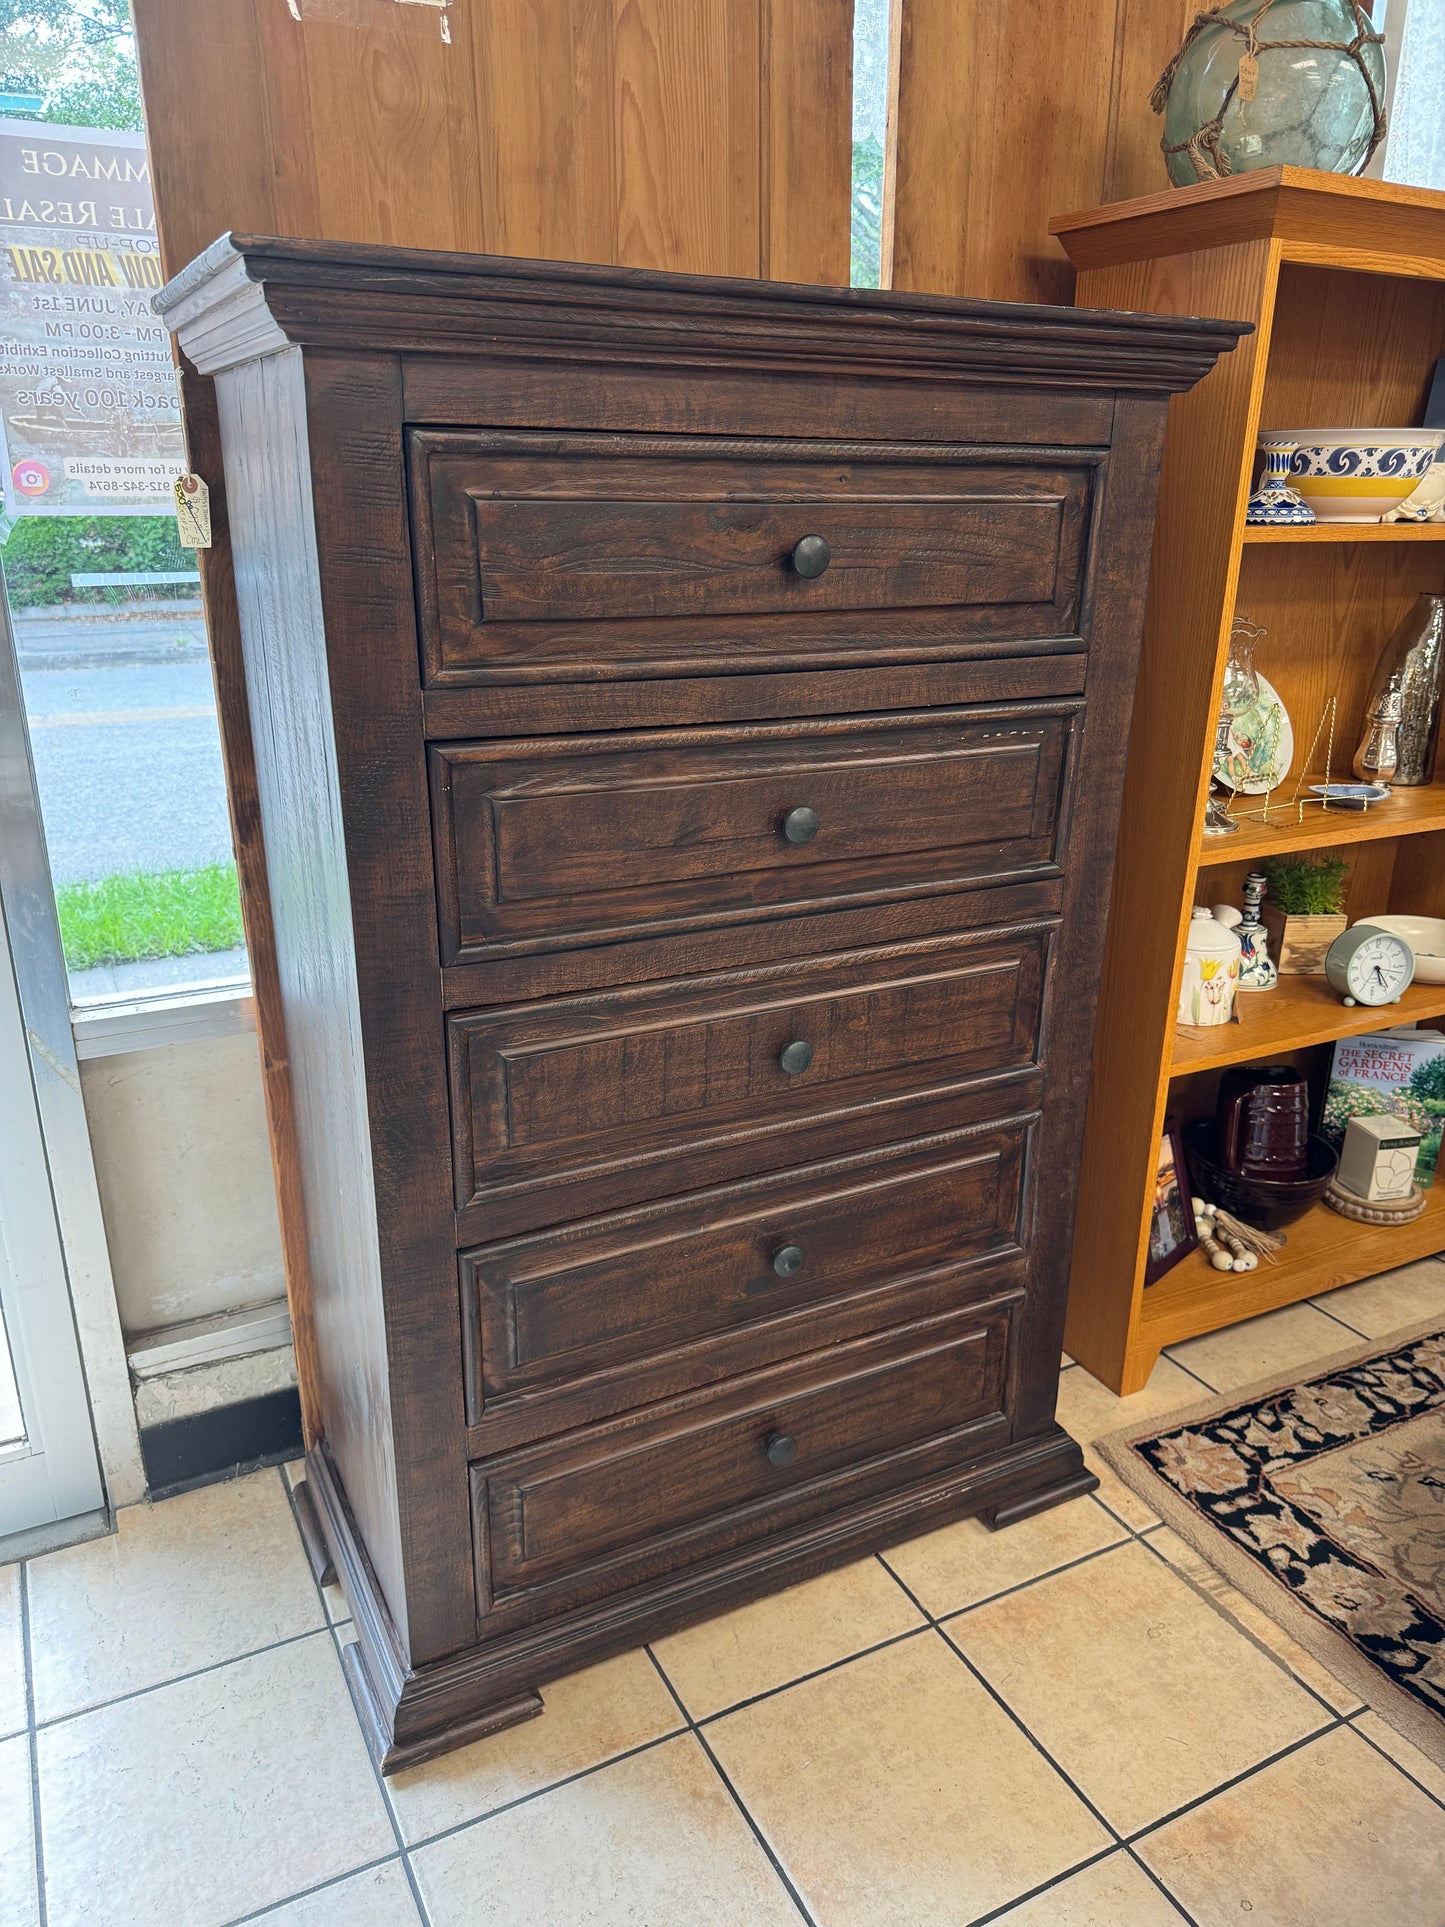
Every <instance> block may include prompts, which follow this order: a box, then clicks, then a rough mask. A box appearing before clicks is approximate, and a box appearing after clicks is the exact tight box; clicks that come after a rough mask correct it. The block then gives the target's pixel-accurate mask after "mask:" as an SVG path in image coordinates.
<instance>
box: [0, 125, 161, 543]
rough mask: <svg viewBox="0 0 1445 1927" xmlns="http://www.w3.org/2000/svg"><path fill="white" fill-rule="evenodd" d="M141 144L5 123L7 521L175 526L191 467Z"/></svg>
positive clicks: (90, 132)
mask: <svg viewBox="0 0 1445 1927" xmlns="http://www.w3.org/2000/svg"><path fill="white" fill-rule="evenodd" d="M160 285H161V271H160V256H159V254H158V253H157V251H156V239H155V212H154V210H153V208H152V205H151V186H150V168H149V166H148V164H147V160H146V150H145V137H144V135H142V134H132V133H126V132H123V131H120V130H118V129H114V128H91V127H48V126H46V125H44V124H43V123H41V122H37V121H24V120H0V315H3V324H4V325H3V328H0V431H3V437H4V458H5V510H6V513H7V514H9V515H11V516H17V515H168V514H171V513H172V512H173V511H174V507H175V501H174V497H173V495H172V492H171V490H172V484H173V483H174V481H175V478H176V476H177V475H178V474H179V473H180V471H181V470H182V469H183V468H184V467H185V465H186V464H185V458H184V455H183V452H182V442H181V426H180V406H179V402H178V399H177V394H176V379H175V368H174V364H173V362H172V360H171V350H170V342H169V339H168V337H167V335H166V331H165V329H164V328H163V327H162V326H161V324H160V322H159V321H157V319H156V317H155V316H154V315H153V314H152V313H151V309H150V296H151V293H152V292H153V290H155V289H156V288H158V287H159V286H160Z"/></svg>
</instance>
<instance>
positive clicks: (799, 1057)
mask: <svg viewBox="0 0 1445 1927" xmlns="http://www.w3.org/2000/svg"><path fill="white" fill-rule="evenodd" d="M812 1061H813V1046H812V1045H811V1044H809V1043H807V1042H805V1041H804V1039H803V1038H801V1037H799V1038H798V1039H797V1040H796V1042H794V1043H791V1044H789V1045H787V1046H786V1047H785V1049H784V1051H783V1054H782V1056H781V1057H779V1059H778V1062H779V1063H780V1064H781V1065H782V1067H783V1069H784V1070H785V1071H786V1072H787V1073H788V1075H789V1077H796V1076H797V1075H798V1073H799V1071H805V1070H807V1068H808V1066H809V1065H810V1064H811V1063H812Z"/></svg>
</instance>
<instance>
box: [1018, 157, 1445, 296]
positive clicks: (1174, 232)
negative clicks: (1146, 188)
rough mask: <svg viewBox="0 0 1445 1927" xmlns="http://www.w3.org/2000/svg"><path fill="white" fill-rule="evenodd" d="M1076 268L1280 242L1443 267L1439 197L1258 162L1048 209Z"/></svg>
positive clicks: (1312, 254) (1444, 227)
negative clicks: (1215, 177) (1215, 176)
mask: <svg viewBox="0 0 1445 1927" xmlns="http://www.w3.org/2000/svg"><path fill="white" fill-rule="evenodd" d="M1049 232H1050V233H1051V234H1054V235H1057V237H1058V239H1059V242H1060V244H1061V245H1062V247H1063V249H1064V251H1065V253H1066V254H1067V255H1068V257H1069V259H1070V260H1071V261H1072V262H1073V264H1074V266H1075V267H1076V268H1104V267H1118V266H1120V265H1121V264H1122V263H1123V262H1126V261H1145V260H1150V259H1152V258H1154V257H1155V256H1157V255H1163V254H1187V253H1193V252H1194V251H1195V250H1196V249H1199V248H1219V247H1230V246H1233V245H1235V244H1237V243H1239V242H1242V241H1278V242H1280V243H1281V244H1282V251H1283V254H1284V258H1285V259H1289V258H1290V254H1291V250H1292V249H1294V248H1298V249H1300V250H1301V251H1302V252H1303V251H1304V250H1308V255H1307V258H1309V259H1315V258H1317V257H1318V254H1319V252H1320V250H1321V249H1326V250H1335V251H1337V252H1339V253H1341V254H1345V253H1356V254H1374V255H1380V256H1384V255H1396V256H1414V257H1416V258H1418V259H1419V260H1421V261H1422V262H1424V263H1430V262H1438V263H1439V264H1440V265H1441V269H1442V271H1445V194H1440V193H1437V192H1435V191H1434V190H1433V189H1431V188H1427V187H1403V186H1401V185H1400V184H1399V183H1398V182H1396V181H1372V180H1360V179H1357V178H1356V177H1355V176H1353V175H1350V174H1329V173H1326V172H1324V171H1323V170H1322V169H1319V168H1314V167H1260V168H1256V169H1254V170H1253V171H1252V172H1251V173H1248V174H1233V175H1231V176H1230V177H1229V179H1228V180H1223V181H1202V182H1200V183H1199V184H1198V185H1197V186H1195V187H1168V188H1165V189H1163V190H1162V191H1161V192H1160V193H1158V194H1141V195H1139V196H1138V197H1137V198H1136V199H1135V200H1132V201H1115V202H1113V203H1111V204H1110V205H1109V206H1107V207H1092V208H1085V209H1083V210H1082V211H1081V212H1079V213H1077V214H1060V215H1056V216H1055V217H1054V219H1053V220H1052V221H1050V222H1049Z"/></svg>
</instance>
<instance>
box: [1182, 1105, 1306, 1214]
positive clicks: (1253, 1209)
mask: <svg viewBox="0 0 1445 1927" xmlns="http://www.w3.org/2000/svg"><path fill="white" fill-rule="evenodd" d="M1218 1149H1219V1143H1218V1133H1217V1132H1216V1130H1215V1128H1214V1119H1213V1118H1212V1117H1204V1118H1198V1119H1196V1121H1195V1122H1194V1123H1193V1124H1187V1125H1185V1127H1184V1150H1185V1154H1186V1156H1187V1157H1188V1160H1189V1173H1190V1177H1191V1179H1192V1181H1193V1184H1194V1189H1195V1191H1196V1193H1197V1194H1198V1195H1199V1196H1200V1197H1202V1198H1207V1199H1208V1200H1209V1202H1210V1203H1211V1204H1221V1205H1223V1206H1224V1209H1225V1210H1226V1211H1232V1212H1233V1213H1234V1215H1235V1217H1236V1218H1242V1219H1243V1220H1244V1222H1245V1223H1246V1224H1252V1225H1255V1226H1257V1227H1258V1228H1259V1230H1261V1231H1282V1230H1283V1229H1284V1227H1285V1226H1286V1225H1287V1224H1293V1223H1294V1222H1295V1220H1296V1219H1297V1218H1302V1217H1303V1216H1304V1214H1305V1213H1306V1211H1308V1210H1309V1208H1310V1206H1311V1205H1312V1204H1318V1203H1319V1201H1320V1199H1321V1198H1322V1197H1323V1196H1324V1195H1325V1190H1326V1187H1327V1186H1328V1184H1329V1181H1330V1179H1331V1178H1332V1177H1333V1176H1334V1175H1335V1168H1336V1166H1337V1165H1338V1164H1339V1161H1340V1154H1339V1152H1338V1151H1337V1150H1336V1149H1335V1147H1334V1145H1333V1144H1331V1143H1330V1142H1329V1141H1328V1140H1327V1139H1326V1138H1322V1137H1319V1136H1318V1135H1316V1136H1313V1137H1311V1138H1310V1141H1309V1175H1308V1176H1307V1177H1303V1178H1291V1179H1288V1180H1283V1179H1280V1178H1247V1177H1244V1176H1243V1175H1241V1174H1237V1173H1235V1172H1233V1171H1226V1170H1225V1168H1224V1166H1223V1165H1222V1164H1221V1163H1220V1162H1219V1160H1218Z"/></svg>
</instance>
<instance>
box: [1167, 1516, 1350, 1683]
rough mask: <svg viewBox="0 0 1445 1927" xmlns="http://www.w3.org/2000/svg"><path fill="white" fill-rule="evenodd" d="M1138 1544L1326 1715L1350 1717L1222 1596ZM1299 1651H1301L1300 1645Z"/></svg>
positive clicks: (1262, 1610) (1283, 1630)
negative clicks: (1247, 1622)
mask: <svg viewBox="0 0 1445 1927" xmlns="http://www.w3.org/2000/svg"><path fill="white" fill-rule="evenodd" d="M1175 1536H1176V1537H1178V1534H1176V1535H1175ZM1182 1543H1183V1544H1185V1545H1188V1544H1189V1542H1188V1540H1187V1539H1186V1540H1184V1541H1183V1542H1182ZM1140 1544H1141V1545H1143V1546H1145V1547H1146V1548H1147V1550H1148V1551H1150V1552H1152V1553H1153V1555H1154V1557H1155V1558H1156V1559H1158V1560H1159V1561H1160V1562H1161V1564H1163V1565H1164V1566H1166V1567H1167V1568H1168V1570H1169V1571H1170V1572H1171V1573H1173V1575H1174V1577H1175V1578H1176V1579H1180V1580H1182V1581H1183V1583H1184V1584H1185V1585H1186V1586H1188V1588H1189V1590H1190V1591H1191V1592H1192V1593H1193V1594H1194V1595H1195V1596H1196V1598H1199V1599H1202V1600H1203V1601H1204V1603H1205V1605H1206V1606H1209V1607H1211V1608H1212V1609H1213V1610H1214V1611H1215V1612H1216V1613H1218V1615H1219V1617H1220V1618H1221V1619H1223V1620H1224V1621H1225V1622H1226V1624H1227V1625H1228V1626H1229V1627H1230V1628H1231V1629H1232V1630H1233V1631H1234V1632H1237V1633H1239V1634H1240V1635H1241V1636H1242V1637H1243V1638H1245V1639H1247V1640H1248V1641H1249V1643H1250V1645H1251V1646H1253V1647H1255V1648H1256V1650H1257V1651H1259V1652H1261V1653H1263V1654H1264V1656H1265V1658H1266V1659H1268V1660H1272V1661H1273V1662H1274V1664H1275V1665H1276V1666H1277V1667H1279V1669H1280V1670H1281V1672H1283V1673H1284V1674H1285V1675H1286V1676H1287V1677H1288V1678H1289V1679H1290V1680H1291V1681H1292V1682H1293V1683H1294V1685H1296V1686H1298V1687H1299V1689H1300V1691H1301V1692H1303V1693H1308V1695H1309V1696H1310V1698H1311V1699H1312V1700H1314V1701H1315V1703H1316V1704H1317V1705H1319V1706H1322V1707H1323V1708H1324V1710H1325V1711H1326V1712H1327V1713H1328V1714H1329V1716H1330V1718H1331V1719H1350V1718H1353V1717H1354V1716H1353V1714H1348V1713H1342V1712H1341V1711H1340V1709H1339V1708H1338V1707H1337V1706H1331V1705H1330V1702H1329V1701H1328V1700H1327V1699H1326V1698H1325V1696H1324V1694H1323V1693H1321V1692H1320V1691H1319V1690H1318V1688H1316V1687H1314V1686H1311V1685H1310V1683H1309V1681H1308V1680H1306V1679H1302V1678H1301V1677H1300V1675H1299V1674H1298V1673H1297V1672H1296V1671H1295V1670H1294V1668H1293V1667H1292V1666H1291V1665H1290V1663H1289V1661H1288V1660H1287V1659H1286V1658H1285V1657H1284V1654H1283V1653H1277V1652H1276V1651H1275V1650H1274V1648H1273V1647H1272V1646H1270V1645H1269V1644H1268V1643H1267V1642H1266V1641H1265V1640H1263V1639H1261V1638H1260V1636H1259V1634H1258V1633H1256V1632H1254V1631H1253V1630H1252V1629H1251V1628H1250V1627H1248V1626H1246V1625H1245V1624H1244V1623H1243V1622H1242V1621H1241V1620H1238V1619H1236V1618H1235V1617H1234V1615H1233V1614H1232V1613H1231V1612H1230V1610H1229V1608H1228V1607H1227V1606H1226V1605H1225V1604H1224V1601H1223V1600H1222V1599H1216V1598H1215V1596H1214V1594H1213V1593H1212V1592H1210V1591H1209V1590H1208V1589H1207V1588H1206V1587H1204V1586H1201V1585H1200V1584H1199V1582H1198V1580H1196V1579H1195V1578H1193V1577H1192V1575H1191V1574H1189V1573H1187V1572H1185V1571H1184V1569H1183V1567H1181V1566H1176V1565H1175V1563H1174V1561H1173V1560H1172V1559H1171V1558H1169V1557H1168V1555H1167V1554H1166V1553H1163V1552H1161V1551H1160V1549H1159V1547H1158V1546H1153V1545H1150V1544H1149V1541H1148V1540H1147V1539H1141V1540H1140ZM1190 1550H1191V1551H1193V1550H1194V1548H1193V1547H1190ZM1199 1557H1200V1558H1201V1559H1204V1554H1203V1553H1202V1552H1201V1553H1200V1554H1199ZM1204 1563H1205V1564H1206V1565H1208V1564H1209V1561H1208V1560H1207V1559H1205V1561H1204ZM1210 1570H1211V1571H1213V1570H1214V1568H1213V1567H1211V1568H1210ZM1219 1577H1220V1579H1221V1580H1222V1581H1223V1583H1224V1584H1225V1585H1228V1584H1229V1581H1228V1580H1227V1579H1225V1578H1224V1575H1223V1573H1220V1575H1219ZM1231 1590H1235V1591H1237V1590H1238V1588H1237V1587H1236V1588H1232V1589H1231ZM1240 1597H1241V1598H1245V1595H1244V1594H1243V1593H1241V1594H1240ZM1253 1603H1254V1602H1253V1601H1252V1600H1249V1599H1246V1604H1249V1605H1252V1604H1253ZM1257 1610H1258V1611H1260V1612H1264V1608H1263V1607H1262V1606H1261V1607H1259V1608H1258V1609H1257ZM1264 1616H1265V1618H1266V1619H1268V1618H1269V1614H1268V1613H1265V1615H1264ZM1270 1623H1271V1624H1274V1623H1275V1622H1274V1621H1271V1622H1270ZM1279 1630H1280V1631H1281V1632H1282V1633H1285V1637H1286V1638H1289V1634H1288V1633H1286V1632H1285V1629H1284V1627H1283V1626H1281V1627H1280V1628H1279ZM1301 1650H1303V1648H1302V1649H1301ZM1310 1657H1313V1655H1310ZM1317 1664H1318V1665H1319V1666H1320V1667H1321V1669H1322V1670H1323V1671H1324V1672H1326V1673H1328V1672H1329V1670H1330V1669H1329V1667H1328V1666H1326V1665H1325V1664H1324V1661H1323V1660H1320V1661H1318V1662H1317ZM1331 1677H1332V1678H1333V1675H1331Z"/></svg>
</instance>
